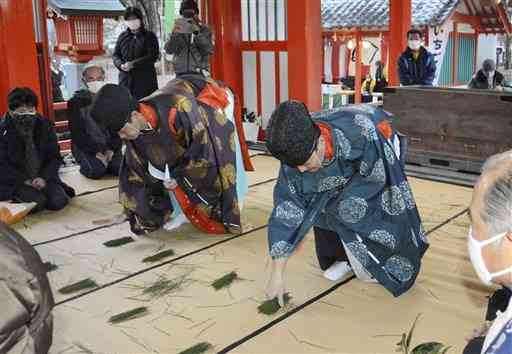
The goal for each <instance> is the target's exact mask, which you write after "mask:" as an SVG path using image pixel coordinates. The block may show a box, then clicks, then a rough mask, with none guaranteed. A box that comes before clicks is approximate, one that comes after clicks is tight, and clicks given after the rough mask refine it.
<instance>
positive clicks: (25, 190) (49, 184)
mask: <svg viewBox="0 0 512 354" xmlns="http://www.w3.org/2000/svg"><path fill="white" fill-rule="evenodd" d="M13 199H14V200H15V201H18V202H23V203H30V202H35V203H37V205H36V207H35V208H34V209H32V212H33V213H35V212H38V211H41V210H43V209H48V210H61V209H63V208H64V207H65V206H66V205H68V203H69V200H70V198H69V196H68V195H67V194H66V192H65V191H64V188H62V186H61V185H60V184H59V183H58V182H53V181H46V187H45V188H43V189H42V190H37V189H35V188H34V187H32V186H27V185H23V186H21V187H20V188H18V189H17V190H16V191H15V192H14V198H13Z"/></svg>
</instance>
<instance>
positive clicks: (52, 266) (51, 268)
mask: <svg viewBox="0 0 512 354" xmlns="http://www.w3.org/2000/svg"><path fill="white" fill-rule="evenodd" d="M44 267H45V270H46V273H50V272H53V271H54V270H57V269H58V268H59V266H58V265H56V264H54V263H52V262H44Z"/></svg>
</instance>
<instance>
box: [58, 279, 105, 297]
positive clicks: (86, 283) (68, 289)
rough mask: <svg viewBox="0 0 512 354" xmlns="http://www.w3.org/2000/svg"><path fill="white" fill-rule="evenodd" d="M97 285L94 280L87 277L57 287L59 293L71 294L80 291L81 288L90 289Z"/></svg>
mask: <svg viewBox="0 0 512 354" xmlns="http://www.w3.org/2000/svg"><path fill="white" fill-rule="evenodd" d="M97 287H98V284H96V282H95V281H94V280H92V279H91V278H87V279H84V280H80V281H79V282H76V283H73V284H70V285H68V286H65V287H63V288H61V289H59V293H61V294H71V293H75V292H77V291H82V290H86V289H92V288H97Z"/></svg>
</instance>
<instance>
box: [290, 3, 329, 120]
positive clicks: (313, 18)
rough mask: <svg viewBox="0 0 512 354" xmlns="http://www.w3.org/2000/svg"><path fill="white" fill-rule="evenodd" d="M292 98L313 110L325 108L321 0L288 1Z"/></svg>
mask: <svg viewBox="0 0 512 354" xmlns="http://www.w3.org/2000/svg"><path fill="white" fill-rule="evenodd" d="M287 3H288V15H287V18H288V95H289V97H290V99H296V100H300V101H302V102H304V103H305V104H306V105H307V106H308V108H309V110H310V111H318V110H320V109H321V89H322V87H321V85H322V82H321V75H320V74H319V73H321V72H322V61H321V60H322V55H321V54H320V53H321V51H322V43H323V42H322V28H321V26H322V25H321V11H320V8H321V6H320V3H321V2H320V1H318V0H293V1H288V2H287Z"/></svg>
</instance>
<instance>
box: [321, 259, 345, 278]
mask: <svg viewBox="0 0 512 354" xmlns="http://www.w3.org/2000/svg"><path fill="white" fill-rule="evenodd" d="M351 272H352V268H351V267H350V265H349V264H348V262H336V263H334V264H333V265H332V266H330V267H329V268H327V269H326V270H325V272H324V277H325V278H327V279H329V280H331V281H338V280H340V279H342V278H343V277H344V276H345V275H347V274H348V273H351Z"/></svg>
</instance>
